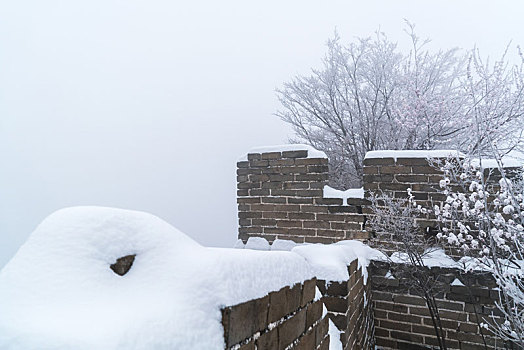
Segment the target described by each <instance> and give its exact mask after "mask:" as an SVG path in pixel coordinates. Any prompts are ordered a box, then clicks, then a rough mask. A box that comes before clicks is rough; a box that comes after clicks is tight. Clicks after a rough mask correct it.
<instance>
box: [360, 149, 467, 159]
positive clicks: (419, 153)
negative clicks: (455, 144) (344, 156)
mask: <svg viewBox="0 0 524 350" xmlns="http://www.w3.org/2000/svg"><path fill="white" fill-rule="evenodd" d="M447 157H464V154H462V153H460V152H458V151H456V150H403V151H370V152H367V153H366V156H365V157H364V158H365V159H371V158H393V159H395V161H396V160H397V158H447Z"/></svg>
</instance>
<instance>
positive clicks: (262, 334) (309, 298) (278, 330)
mask: <svg viewBox="0 0 524 350" xmlns="http://www.w3.org/2000/svg"><path fill="white" fill-rule="evenodd" d="M315 287H316V280H315V279H312V280H308V281H305V282H304V283H298V284H295V285H294V286H292V287H284V288H282V289H280V290H279V291H275V292H271V293H269V295H267V296H265V297H263V298H259V299H254V300H249V301H247V302H244V303H242V304H238V305H233V306H228V307H225V308H223V309H222V325H223V327H224V341H225V347H226V349H235V350H238V349H242V350H248V349H250V350H254V349H258V350H263V349H275V350H284V349H296V350H299V349H300V350H315V349H319V350H327V349H329V335H328V318H327V317H323V315H322V313H323V312H322V311H323V304H322V300H315Z"/></svg>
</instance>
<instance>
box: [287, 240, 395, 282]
mask: <svg viewBox="0 0 524 350" xmlns="http://www.w3.org/2000/svg"><path fill="white" fill-rule="evenodd" d="M291 251H292V252H293V253H296V254H298V255H301V256H303V257H304V258H305V259H306V260H307V261H308V263H310V265H311V267H312V269H313V273H314V274H315V276H316V277H317V278H318V279H322V280H325V281H347V280H348V278H349V273H348V269H347V267H348V265H349V264H350V263H351V262H352V261H353V260H355V259H358V266H359V267H361V268H362V274H363V276H364V284H366V282H367V277H368V273H367V267H368V266H369V263H370V261H371V260H373V259H385V258H386V256H385V255H384V254H383V253H381V252H379V251H378V250H376V249H373V248H370V247H369V246H367V245H365V244H364V243H362V242H359V241H340V242H337V243H333V244H307V245H299V246H297V247H295V248H293V249H292V250H291Z"/></svg>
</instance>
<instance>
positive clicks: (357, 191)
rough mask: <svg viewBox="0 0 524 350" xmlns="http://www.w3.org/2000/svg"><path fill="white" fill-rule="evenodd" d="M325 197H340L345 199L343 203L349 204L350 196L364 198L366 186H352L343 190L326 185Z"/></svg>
mask: <svg viewBox="0 0 524 350" xmlns="http://www.w3.org/2000/svg"><path fill="white" fill-rule="evenodd" d="M324 198H340V199H342V201H343V202H342V205H348V198H364V188H362V187H361V188H350V189H348V190H345V191H341V190H337V189H334V188H333V187H330V186H328V185H325V186H324Z"/></svg>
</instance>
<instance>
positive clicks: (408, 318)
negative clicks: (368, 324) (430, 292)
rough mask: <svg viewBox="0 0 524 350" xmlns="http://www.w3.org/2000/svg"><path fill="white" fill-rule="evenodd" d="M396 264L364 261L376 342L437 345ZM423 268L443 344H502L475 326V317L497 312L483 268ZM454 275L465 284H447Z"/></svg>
mask: <svg viewBox="0 0 524 350" xmlns="http://www.w3.org/2000/svg"><path fill="white" fill-rule="evenodd" d="M397 268H398V265H389V264H388V263H384V262H372V263H371V265H370V267H369V273H370V277H371V281H372V282H371V283H372V287H371V289H372V298H373V311H374V318H375V320H374V322H375V327H376V329H375V339H376V344H377V347H379V348H382V349H432V348H434V347H435V346H437V347H438V343H437V338H436V336H435V330H434V329H433V323H432V321H431V318H430V314H429V312H428V308H427V307H426V303H425V301H424V298H422V297H421V296H420V295H418V294H417V293H416V292H415V291H413V290H410V289H409V288H408V286H409V283H408V281H406V279H405V278H403V277H399V276H395V274H396V273H395V271H397ZM388 272H389V274H388ZM428 273H429V274H431V275H432V276H433V277H434V278H435V280H436V281H437V282H436V283H435V286H434V293H436V297H437V303H438V306H439V313H440V317H441V319H442V327H443V329H444V331H445V336H446V345H447V347H448V349H472V350H476V349H478V350H480V349H486V348H487V349H495V348H497V347H498V348H504V342H503V341H501V340H500V339H497V338H495V337H493V336H492V334H491V333H490V332H489V331H487V330H485V329H481V328H480V327H479V324H480V323H481V322H492V321H493V320H500V319H499V316H500V312H499V311H498V310H497V308H496V307H495V301H496V300H498V290H497V289H496V283H495V280H494V279H493V277H492V276H491V275H490V274H489V273H485V272H484V273H482V272H469V273H464V272H461V271H460V270H458V269H449V268H439V267H433V268H431V269H428ZM386 276H387V277H386ZM456 279H458V280H459V281H461V283H462V284H464V285H465V286H468V287H465V286H461V285H456V284H454V285H452V282H453V281H455V280H456ZM482 334H484V340H483V337H482ZM484 341H485V342H486V346H487V347H485V346H484Z"/></svg>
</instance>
